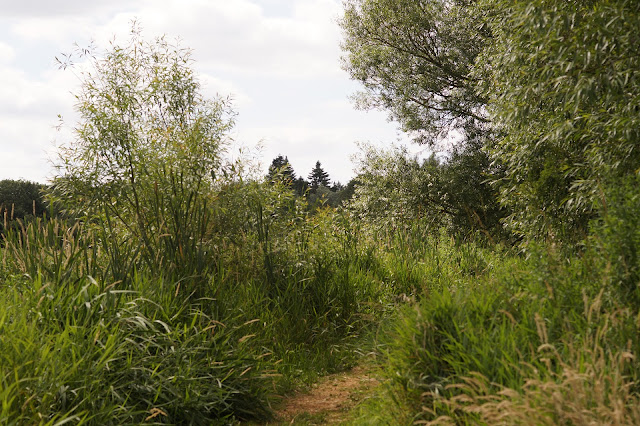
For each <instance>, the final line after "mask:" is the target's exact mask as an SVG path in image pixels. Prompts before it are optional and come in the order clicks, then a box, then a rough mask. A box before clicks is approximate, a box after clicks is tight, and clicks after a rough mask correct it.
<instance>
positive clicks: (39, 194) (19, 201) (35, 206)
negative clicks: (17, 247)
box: [0, 179, 48, 232]
mask: <svg viewBox="0 0 640 426" xmlns="http://www.w3.org/2000/svg"><path fill="white" fill-rule="evenodd" d="M45 188H46V185H43V184H40V183H36V182H30V181H27V180H12V179H4V180H0V232H1V231H2V230H4V229H5V228H6V227H7V226H8V224H9V223H11V222H13V221H15V220H24V219H26V218H29V217H33V216H42V215H43V214H44V213H45V212H46V211H47V209H48V204H47V202H46V200H45V198H44V196H43V190H44V189H45Z"/></svg>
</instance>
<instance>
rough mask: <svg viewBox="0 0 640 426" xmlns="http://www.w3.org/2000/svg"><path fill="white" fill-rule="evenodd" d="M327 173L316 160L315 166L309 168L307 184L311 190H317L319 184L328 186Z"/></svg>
mask: <svg viewBox="0 0 640 426" xmlns="http://www.w3.org/2000/svg"><path fill="white" fill-rule="evenodd" d="M329 184H330V181H329V173H327V172H325V171H324V170H323V169H322V165H321V164H320V162H319V161H316V165H315V167H314V168H313V169H312V170H311V173H310V174H309V186H310V187H311V190H312V191H315V190H317V189H318V188H319V187H321V186H327V187H328V186H329Z"/></svg>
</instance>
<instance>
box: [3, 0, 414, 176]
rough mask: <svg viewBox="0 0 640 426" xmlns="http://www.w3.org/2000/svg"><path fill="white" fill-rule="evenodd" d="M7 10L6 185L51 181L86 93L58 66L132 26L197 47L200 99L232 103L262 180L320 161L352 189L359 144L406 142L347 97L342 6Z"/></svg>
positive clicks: (269, 0)
mask: <svg viewBox="0 0 640 426" xmlns="http://www.w3.org/2000/svg"><path fill="white" fill-rule="evenodd" d="M0 10H1V11H2V12H0V88H1V90H0V159H1V160H0V180H1V179H27V180H32V181H37V182H43V183H44V182H46V181H47V180H48V179H50V178H51V177H53V176H54V168H53V166H52V161H55V159H56V158H57V152H58V148H57V147H58V146H60V145H62V144H66V143H69V142H70V141H72V140H73V137H72V133H71V130H70V129H71V128H72V127H73V126H74V125H75V124H76V123H77V115H76V112H75V110H74V96H73V93H74V92H75V93H77V91H78V88H79V85H80V81H79V79H78V77H77V75H76V74H77V73H74V72H73V71H72V70H69V69H67V70H62V69H60V68H59V67H58V66H57V63H56V60H55V58H56V57H58V58H60V57H61V55H62V54H65V53H66V54H68V53H71V52H73V50H74V44H75V45H78V46H80V47H86V46H89V44H90V43H91V42H92V41H93V43H94V44H95V45H97V46H98V47H102V48H106V47H107V46H108V43H109V41H110V40H113V38H114V37H115V39H116V40H117V41H120V42H122V43H124V42H126V40H127V39H128V36H127V34H128V33H129V31H130V29H131V23H132V21H133V20H135V21H137V22H138V24H139V25H140V26H141V27H142V30H143V35H144V37H145V38H148V39H150V40H151V39H153V38H154V37H156V36H160V35H166V36H167V37H168V38H169V39H176V38H177V39H179V40H180V43H181V45H182V46H184V47H189V48H192V49H193V58H194V59H195V63H194V69H195V71H196V72H197V74H198V77H199V80H200V82H201V83H202V90H203V93H204V94H205V95H206V96H207V97H211V98H213V97H215V96H217V95H220V96H225V97H226V96H230V97H231V98H232V99H233V105H234V110H235V112H236V113H237V114H238V116H237V121H236V126H235V128H234V130H233V131H232V134H231V137H232V139H233V140H234V141H235V142H234V144H235V145H234V148H233V149H234V150H235V149H239V147H242V148H243V149H244V150H245V151H249V152H253V153H254V156H255V157H256V158H260V159H261V162H262V168H263V170H265V171H266V170H267V168H268V166H269V164H270V163H271V161H272V160H273V159H274V158H275V157H276V156H277V155H279V154H281V155H284V156H287V157H288V158H289V161H290V163H291V165H292V166H293V168H294V170H295V172H296V174H297V175H298V176H303V177H305V178H306V177H307V176H308V175H309V173H310V172H311V169H312V168H313V166H314V165H315V162H316V161H320V162H321V163H322V166H323V168H324V170H325V171H326V172H328V173H329V176H330V178H331V180H332V181H340V182H342V183H346V182H347V181H348V180H349V179H350V178H352V177H353V176H354V170H353V168H354V166H353V162H352V160H351V159H352V157H353V155H354V154H356V153H357V152H358V146H357V144H356V142H368V143H372V144H374V145H377V146H385V145H389V146H390V145H391V144H392V143H407V139H406V137H405V136H404V135H403V134H402V132H401V131H399V130H398V126H397V124H395V123H392V122H389V121H388V120H387V114H386V113H385V112H382V111H360V110H356V109H355V108H354V106H353V103H352V102H351V100H350V98H349V97H350V95H353V94H354V93H355V92H357V91H358V90H359V89H360V86H359V84H358V83H357V82H354V81H351V80H350V79H349V76H348V74H347V73H346V72H345V71H344V70H342V69H341V56H342V52H341V50H340V41H341V30H340V28H339V25H338V23H337V20H338V19H339V16H340V14H341V11H342V2H341V0H90V1H88V0H59V1H53V0H21V1H15V0H0ZM58 115H60V116H62V117H63V123H64V125H63V126H62V127H61V126H60V125H59V124H60V120H59V117H58Z"/></svg>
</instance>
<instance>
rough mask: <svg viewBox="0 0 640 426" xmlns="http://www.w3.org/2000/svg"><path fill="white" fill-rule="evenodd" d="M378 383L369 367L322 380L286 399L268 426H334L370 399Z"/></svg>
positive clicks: (332, 375) (358, 367)
mask: <svg viewBox="0 0 640 426" xmlns="http://www.w3.org/2000/svg"><path fill="white" fill-rule="evenodd" d="M378 385H379V382H378V381H377V380H376V379H375V378H374V377H372V369H371V367H368V366H357V367H354V368H353V369H351V370H348V371H344V372H342V373H336V374H331V375H329V376H326V377H323V378H322V379H320V380H319V381H318V383H316V384H315V385H314V386H313V387H312V388H311V389H310V390H309V391H307V392H300V393H298V394H295V395H292V396H290V397H288V398H286V399H285V400H284V401H283V403H282V406H281V408H280V409H279V410H277V411H276V416H277V417H276V422H275V423H270V424H271V425H287V424H292V425H296V424H298V425H332V424H333V425H335V424H340V423H342V422H344V421H346V420H348V417H349V413H350V411H351V410H352V409H353V408H354V407H356V406H357V405H358V404H359V403H360V402H361V401H362V400H363V399H364V398H366V397H367V396H368V395H370V394H371V393H372V391H373V389H374V388H375V387H376V386H378Z"/></svg>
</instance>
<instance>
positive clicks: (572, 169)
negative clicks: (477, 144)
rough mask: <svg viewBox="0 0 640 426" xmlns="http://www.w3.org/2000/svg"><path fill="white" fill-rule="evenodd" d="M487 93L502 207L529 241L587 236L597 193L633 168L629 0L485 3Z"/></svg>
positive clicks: (633, 17)
mask: <svg viewBox="0 0 640 426" xmlns="http://www.w3.org/2000/svg"><path fill="white" fill-rule="evenodd" d="M486 3H488V4H489V5H490V8H491V9H492V10H493V14H494V18H493V21H492V23H491V27H492V31H493V32H494V34H495V40H494V41H495V42H494V43H492V44H491V46H490V48H489V49H487V50H486V52H485V53H484V55H483V56H484V57H483V60H482V61H481V63H483V64H484V68H482V67H481V68H480V69H481V70H482V71H481V72H479V74H484V78H485V83H486V86H485V90H486V91H485V93H486V95H487V96H488V98H489V105H490V111H491V115H492V117H493V118H494V125H495V127H496V129H497V130H498V131H499V132H502V135H503V137H501V138H500V139H499V140H498V141H497V142H496V144H495V145H494V147H493V151H492V155H493V157H494V158H495V159H497V160H498V161H500V162H501V163H502V164H503V165H504V166H505V176H504V178H502V179H501V180H500V182H499V187H500V190H501V198H502V201H503V202H504V203H505V204H506V205H508V206H510V207H511V208H512V209H513V214H512V216H511V217H510V220H509V222H510V224H511V226H512V227H513V228H514V229H515V230H518V231H520V232H522V233H524V234H527V235H530V236H534V237H535V236H542V237H545V236H550V237H552V238H556V239H559V240H561V239H567V238H572V237H573V236H575V235H576V233H577V234H578V236H579V235H580V233H581V232H584V231H585V230H586V227H587V224H588V220H589V219H590V218H591V217H593V215H594V213H595V211H596V210H597V208H598V205H599V204H600V199H601V194H602V186H603V185H604V184H605V183H607V182H611V183H613V182H616V180H617V179H618V178H621V177H623V176H625V175H628V174H632V173H636V172H637V165H638V162H639V161H640V157H639V154H638V152H639V151H638V150H637V148H636V141H637V139H638V128H640V126H639V123H638V119H639V118H638V117H640V116H639V115H638V111H639V110H640V104H639V103H638V102H639V99H640V96H639V93H638V90H639V88H640V83H639V81H638V76H639V74H638V70H639V69H640V66H639V65H640V64H639V63H638V61H639V60H640V59H639V57H638V55H637V50H638V49H637V48H638V44H639V42H640V40H639V39H638V37H639V36H638V34H639V31H638V30H639V29H640V6H639V5H638V4H637V3H636V2H632V1H626V0H620V1H611V2H601V3H597V2H596V3H594V2H582V3H579V4H578V3H575V2H566V1H546V0H545V1H542V0H540V1H533V2H531V1H518V2H515V3H514V2H511V1H489V2H486Z"/></svg>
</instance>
